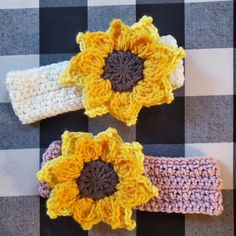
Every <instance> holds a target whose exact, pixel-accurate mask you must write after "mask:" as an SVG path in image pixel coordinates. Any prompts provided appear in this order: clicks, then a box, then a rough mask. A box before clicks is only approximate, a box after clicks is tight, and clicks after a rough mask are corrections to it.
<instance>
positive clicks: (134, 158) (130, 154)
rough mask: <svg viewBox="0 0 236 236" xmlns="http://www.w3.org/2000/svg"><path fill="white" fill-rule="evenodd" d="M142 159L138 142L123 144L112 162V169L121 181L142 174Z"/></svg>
mask: <svg viewBox="0 0 236 236" xmlns="http://www.w3.org/2000/svg"><path fill="white" fill-rule="evenodd" d="M143 159H144V155H143V153H142V146H141V145H140V144H139V143H135V142H133V143H132V144H131V143H125V144H123V145H122V147H121V148H120V152H119V154H118V156H117V158H116V159H115V162H114V169H115V171H116V173H117V175H118V176H119V179H120V180H121V181H123V180H126V179H128V178H130V177H134V178H136V177H137V176H140V175H142V174H143V172H144V166H143Z"/></svg>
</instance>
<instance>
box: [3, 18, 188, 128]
mask: <svg viewBox="0 0 236 236" xmlns="http://www.w3.org/2000/svg"><path fill="white" fill-rule="evenodd" d="M76 40H77V43H78V44H79V45H80V51H81V52H79V53H78V54H77V55H75V56H73V57H72V58H71V60H70V61H64V62H59V63H55V64H51V65H47V66H42V67H39V68H33V69H28V70H23V71H12V72H9V73H8V75H7V80H6V83H7V88H8V91H9V96H10V99H11V102H12V106H13V109H14V111H15V113H16V115H17V116H18V117H19V119H20V120H21V122H22V123H23V124H30V123H33V122H36V121H40V120H42V119H45V118H47V117H51V116H56V115H58V114H62V113H65V112H69V111H76V110H80V109H82V108H85V114H86V115H88V116H89V117H91V118H93V117H95V116H100V115H103V114H106V113H110V114H111V115H112V116H114V117H115V118H116V119H118V120H121V121H123V122H125V123H126V124H127V125H134V124H135V123H136V121H137V117H138V113H139V111H140V110H141V108H142V107H143V106H145V107H150V106H154V105H161V104H169V103H171V102H172V100H173V99H174V95H173V90H175V89H177V88H179V87H181V86H182V85H183V83H184V67H183V58H184V57H185V51H184V50H183V48H181V47H178V45H177V42H176V40H175V38H174V37H172V36H171V35H167V36H162V37H161V36H160V35H159V34H158V29H157V28H156V27H155V26H154V25H153V24H152V18H151V17H147V16H144V17H142V18H141V19H140V20H139V22H138V23H135V24H133V25H132V26H130V27H129V26H127V25H126V24H124V23H123V22H122V21H121V20H119V19H115V20H113V21H112V22H111V24H110V27H109V29H108V30H107V31H106V32H100V31H99V32H86V33H79V34H78V36H77V38H76Z"/></svg>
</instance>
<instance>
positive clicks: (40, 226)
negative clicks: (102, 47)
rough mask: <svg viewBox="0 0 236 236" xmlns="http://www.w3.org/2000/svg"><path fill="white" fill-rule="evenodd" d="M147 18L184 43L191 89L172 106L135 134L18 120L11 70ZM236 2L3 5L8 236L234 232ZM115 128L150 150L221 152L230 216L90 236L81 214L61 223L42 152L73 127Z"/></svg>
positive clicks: (167, 220) (0, 130)
mask: <svg viewBox="0 0 236 236" xmlns="http://www.w3.org/2000/svg"><path fill="white" fill-rule="evenodd" d="M144 14H147V15H150V16H152V17H153V18H154V23H155V24H156V25H157V26H158V27H159V32H160V34H161V35H165V34H172V35H174V36H175V37H176V38H177V40H178V44H179V45H181V46H184V47H185V48H186V50H187V53H188V57H187V59H186V61H185V74H186V83H185V87H184V88H182V89H179V90H177V91H176V98H175V100H174V102H173V103H172V104H171V105H163V106H158V107H157V106H156V107H152V108H148V109H146V108H145V109H143V110H142V111H141V113H140V115H139V119H138V123H137V125H136V126H133V127H131V128H128V127H127V126H125V125H124V124H122V123H121V122H119V121H116V120H115V119H113V118H112V117H111V116H109V115H105V116H103V117H98V118H95V119H88V118H87V117H86V116H85V115H84V114H83V111H77V112H71V113H67V114H63V115H60V116H57V117H53V118H50V119H46V120H44V121H42V122H40V123H37V124H34V125H31V126H28V125H22V124H21V123H20V122H19V120H18V118H17V117H16V116H15V114H14V112H13V110H12V107H11V104H10V102H9V98H8V95H7V91H6V87H5V74H6V72H8V71H10V70H16V69H26V68H31V67H34V66H40V65H46V64H49V63H52V62H57V61H61V60H65V59H69V58H70V57H71V56H72V55H73V54H74V53H76V52H77V51H78V46H77V45H76V43H75V36H76V34H77V32H79V31H85V30H87V29H89V30H91V31H95V30H106V29H107V27H108V24H109V22H110V21H111V20H112V19H113V18H121V19H122V20H124V21H125V22H126V23H127V24H132V23H134V22H136V21H137V20H138V19H139V18H140V17H141V16H143V15H144ZM234 47H235V43H234V40H233V1H206V0H202V1H200V0H186V1H183V0H182V1H181V0H136V1H135V0H119V1H118V0H102V1H99V0H88V1H86V0H81V1H79V0H77V1H76V0H67V1H66V0H64V1H63V0H57V1H56V0H41V1H39V0H31V1H30V0H28V1H27V0H2V1H0V235H1V236H18V235H22V236H29V235H33V236H39V235H40V236H54V235H57V236H62V235H63V236H64V235H66V236H74V235H76V236H78V235H80V236H85V235H89V236H101V235H102V236H111V235H124V236H128V235H129V236H131V235H132V236H135V235H137V236H141V235H142V236H150V235H153V236H157V235H158V236H162V235H165V236H170V235H175V236H179V235H181V236H182V235H183V236H184V235H185V236H190V235H191V236H195V235H196V236H198V235H199V236H200V235H201V236H208V235H215V236H217V235H219V236H223V235H227V236H233V235H234V224H233V222H234V207H235V204H236V202H235V199H236V197H233V192H234V189H235V188H236V185H235V183H236V182H235V176H236V168H235V167H236V161H234V153H235V151H234V150H235V149H234V148H235V136H234V133H233V126H234V119H233V110H234V94H235V83H234V77H235V74H234V73H233V71H234V66H235V60H234V59H235V57H234V55H235V54H234ZM109 126H112V127H115V128H117V129H118V131H119V132H120V134H121V135H122V136H123V138H124V139H125V140H129V141H133V140H137V141H139V142H141V143H142V144H143V145H144V152H145V154H152V155H159V156H171V157H174V156H178V157H183V156H186V157H187V156H196V155H206V154H211V155H214V157H215V158H216V159H217V160H218V163H219V165H220V166H221V168H222V176H223V181H224V191H223V196H224V208H225V210H224V213H223V214H222V215H221V216H220V217H209V216H203V215H181V214H164V213H147V212H136V213H135V217H136V219H137V228H136V229H135V230H134V231H133V232H128V231H125V230H118V231H113V232H112V231H111V230H110V227H108V226H106V225H103V224H99V225H98V226H96V227H95V228H94V229H93V230H92V231H89V232H87V231H83V230H82V229H81V228H80V226H79V225H78V224H77V223H75V222H74V221H73V220H72V219H71V218H60V219H58V220H53V221H51V220H50V219H49V218H48V216H47V215H46V210H45V200H43V199H40V198H39V196H38V192H37V188H38V186H37V182H36V179H35V173H36V172H37V170H38V169H39V163H40V156H41V153H42V152H43V151H44V150H45V148H46V147H47V146H48V145H49V143H50V142H52V141H53V140H55V139H59V138H60V135H61V134H62V132H63V131H64V130H70V131H91V132H93V133H97V132H99V131H102V130H104V129H106V128H107V127H109Z"/></svg>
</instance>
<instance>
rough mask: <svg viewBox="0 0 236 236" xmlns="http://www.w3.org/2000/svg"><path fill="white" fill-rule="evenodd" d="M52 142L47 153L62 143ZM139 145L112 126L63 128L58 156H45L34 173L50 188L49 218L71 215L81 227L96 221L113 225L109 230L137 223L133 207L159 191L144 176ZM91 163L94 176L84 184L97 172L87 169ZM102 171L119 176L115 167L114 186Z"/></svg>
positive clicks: (129, 227)
mask: <svg viewBox="0 0 236 236" xmlns="http://www.w3.org/2000/svg"><path fill="white" fill-rule="evenodd" d="M54 145H55V146H56V148H52V149H51V150H50V151H49V152H50V153H51V154H53V156H54V157H56V155H55V153H57V154H59V153H60V150H59V149H58V147H59V146H60V143H59V142H55V143H54ZM141 149H142V147H141V145H140V144H138V143H135V142H133V143H124V142H123V140H122V139H121V137H120V136H119V135H118V134H117V131H116V130H115V129H112V128H109V129H107V130H106V131H104V132H101V133H100V134H98V135H96V136H93V135H92V134H90V133H82V132H77V133H75V132H68V131H66V132H64V134H63V135H62V144H61V155H60V156H59V157H57V158H54V159H53V157H52V156H49V155H48V154H46V155H44V165H43V167H42V169H41V170H40V171H39V172H38V174H37V178H38V179H39V180H40V181H41V182H43V183H47V185H48V186H49V187H50V188H51V192H50V195H49V199H48V201H47V214H48V215H49V217H50V218H51V219H55V218H57V217H58V216H72V217H73V218H74V219H75V220H76V221H77V222H79V223H80V225H81V227H82V228H83V229H85V230H89V229H91V228H92V227H93V225H95V224H97V223H99V222H100V221H103V222H105V223H107V224H109V225H111V227H112V229H116V228H126V229H128V230H132V229H133V228H134V227H135V225H136V224H135V221H134V220H133V219H132V209H133V208H134V207H136V206H138V205H140V204H144V203H146V202H147V201H148V200H150V199H151V198H152V197H154V196H158V191H157V188H156V187H155V186H153V185H152V184H151V181H150V180H149V179H148V178H147V177H145V176H144V175H143V173H144V167H143V154H142V151H141ZM46 160H48V161H47V162H46ZM97 161H100V162H99V163H98V162H97ZM101 161H102V162H101ZM101 165H103V166H101ZM88 166H89V170H88ZM91 168H96V175H93V177H95V180H91V181H90V180H89V181H90V183H88V179H87V178H86V176H87V175H88V174H95V173H88V172H91ZM104 170H106V171H108V172H109V171H110V172H113V171H114V172H115V175H117V176H118V181H117V179H116V176H114V172H113V173H112V174H110V177H111V181H112V182H113V181H114V180H115V185H114V188H113V189H111V188H110V187H111V186H107V183H109V181H110V180H108V179H107V177H109V176H107V174H108V173H107V172H104ZM81 177H82V181H81V182H80V180H79V179H80V178H81ZM84 177H85V178H84ZM114 178H115V179H114ZM78 180H79V183H78ZM96 180H97V181H96ZM91 183H93V184H92V185H91ZM82 184H83V186H81V185H82ZM96 184H97V185H96ZM42 186H44V185H41V187H42ZM45 186H46V185H45ZM110 190H112V191H110ZM95 191H97V192H96V193H95ZM98 194H99V195H98ZM84 195H86V196H84Z"/></svg>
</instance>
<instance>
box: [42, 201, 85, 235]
mask: <svg viewBox="0 0 236 236" xmlns="http://www.w3.org/2000/svg"><path fill="white" fill-rule="evenodd" d="M46 212H47V209H46V199H44V198H40V235H41V236H65V235H66V236H78V235H80V236H87V235H88V231H85V230H83V229H82V228H81V227H80V225H79V224H78V223H77V222H76V221H75V220H74V219H73V218H72V217H59V218H57V219H53V220H51V219H50V218H49V216H48V215H47V214H46Z"/></svg>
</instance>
